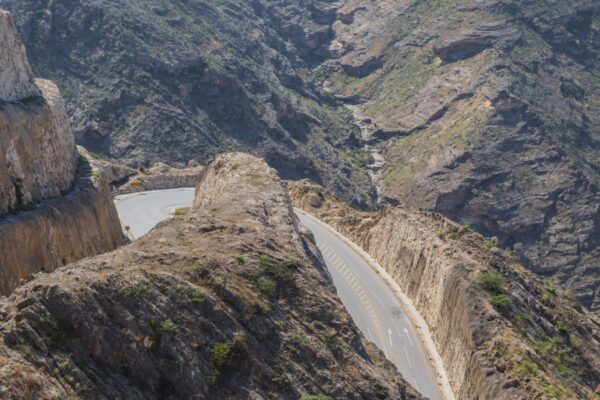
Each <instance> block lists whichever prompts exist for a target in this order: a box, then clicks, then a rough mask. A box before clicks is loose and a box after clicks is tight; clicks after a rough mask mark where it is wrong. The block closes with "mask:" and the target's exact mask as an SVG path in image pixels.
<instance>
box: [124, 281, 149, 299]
mask: <svg viewBox="0 0 600 400" xmlns="http://www.w3.org/2000/svg"><path fill="white" fill-rule="evenodd" d="M124 292H125V295H126V296H127V297H135V298H142V297H144V295H146V293H148V284H146V283H145V282H137V283H134V284H132V285H129V286H127V287H126V288H125V291H124Z"/></svg>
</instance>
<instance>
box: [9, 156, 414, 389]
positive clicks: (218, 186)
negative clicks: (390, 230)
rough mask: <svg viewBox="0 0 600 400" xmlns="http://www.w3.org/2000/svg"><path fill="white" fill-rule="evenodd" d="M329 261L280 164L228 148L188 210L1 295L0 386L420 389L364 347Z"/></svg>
mask: <svg viewBox="0 0 600 400" xmlns="http://www.w3.org/2000/svg"><path fill="white" fill-rule="evenodd" d="M234 194H235V195H234ZM323 268H324V266H323V264H322V263H321V262H320V258H319V256H318V254H317V252H316V250H315V248H314V247H313V245H312V244H311V242H310V241H309V240H307V239H306V235H305V234H304V233H302V232H301V231H300V230H299V229H298V226H297V222H296V219H295V217H294V215H293V214H292V212H291V205H290V202H289V198H288V195H287V193H286V191H285V189H284V188H283V186H282V184H281V182H280V181H279V179H278V177H277V175H276V173H275V171H274V170H272V169H270V168H269V167H268V166H267V165H266V163H264V162H263V161H261V160H258V159H256V158H254V157H251V156H248V155H244V154H239V153H238V154H227V155H224V156H221V157H218V158H217V159H216V160H215V161H214V162H213V163H211V164H210V165H208V166H207V168H206V169H205V170H204V172H203V174H202V177H201V180H200V182H199V184H198V187H197V195H196V199H195V201H194V206H193V208H192V210H191V211H190V212H189V214H188V215H186V216H183V217H178V218H175V219H172V220H169V221H166V222H163V223H161V224H160V225H159V226H158V227H157V228H155V229H154V230H153V231H151V232H150V233H149V234H148V235H146V236H144V237H143V238H142V239H140V240H138V241H137V242H135V243H133V244H131V245H129V246H127V247H124V248H121V249H119V250H117V251H115V252H112V253H108V254H105V255H102V256H99V257H96V258H93V259H87V260H83V261H79V262H77V263H74V264H72V265H69V266H66V267H63V268H60V269H58V270H57V271H55V272H53V273H51V274H48V275H42V276H38V277H37V278H36V279H35V280H33V281H32V282H29V283H28V284H26V285H24V286H22V287H20V288H18V289H17V290H16V291H15V292H14V293H13V294H12V295H11V297H9V298H8V299H5V300H1V301H0V304H1V306H0V359H1V360H2V368H0V378H1V379H0V394H1V395H2V397H3V398H7V399H30V398H40V397H43V398H48V399H54V398H56V399H64V398H68V397H75V396H79V397H84V398H86V399H105V398H110V399H175V398H203V399H224V398H227V399H267V398H268V399H298V398H300V397H301V395H304V394H307V395H308V394H312V395H319V394H326V395H329V396H331V397H332V398H336V399H337V398H340V399H341V398H343V399H373V400H375V399H381V398H389V399H418V398H420V397H419V396H418V395H416V394H415V393H414V391H413V390H412V389H410V388H409V387H408V386H407V384H406V383H405V382H404V381H403V380H402V379H401V378H400V377H399V375H398V373H397V372H396V371H395V369H394V368H393V367H392V366H391V364H390V363H388V362H387V361H384V358H383V355H382V354H381V353H380V352H379V351H377V350H376V349H374V347H373V346H372V345H367V344H365V342H364V339H363V337H362V336H361V335H360V333H359V332H358V330H357V329H356V327H355V326H354V325H353V323H352V321H351V318H350V316H349V315H348V314H347V313H346V312H345V310H344V309H343V307H342V305H341V303H340V301H339V299H338V298H337V296H336V294H335V291H334V290H333V288H332V286H331V283H330V282H329V281H328V280H327V279H326V274H324V273H323Z"/></svg>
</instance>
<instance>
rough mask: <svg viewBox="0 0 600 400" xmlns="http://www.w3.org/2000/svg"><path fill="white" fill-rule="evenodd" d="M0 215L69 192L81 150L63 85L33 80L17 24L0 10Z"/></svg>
mask: <svg viewBox="0 0 600 400" xmlns="http://www.w3.org/2000/svg"><path fill="white" fill-rule="evenodd" d="M0 52H1V54H2V61H0V131H1V132H2V135H1V136H0V215H2V214H5V213H7V212H9V211H18V210H21V209H24V208H27V207H28V206H31V205H32V204H33V203H36V202H38V201H40V200H43V199H46V198H49V197H54V196H59V195H61V194H64V193H66V192H68V191H69V190H70V189H71V186H72V185H73V181H74V179H75V172H76V168H77V159H78V154H77V151H76V149H75V141H74V138H73V134H72V133H71V130H70V127H69V123H68V120H67V117H66V114H65V111H64V105H63V100H62V97H61V95H60V92H59V91H58V88H57V87H56V86H55V85H54V84H53V83H52V82H50V81H45V80H38V81H37V82H36V81H35V79H34V78H33V75H32V73H31V67H30V66H29V63H28V62H27V58H26V56H25V49H24V47H23V45H22V44H21V42H20V40H19V38H18V35H17V32H16V30H15V27H14V25H13V23H12V21H11V18H10V15H9V14H8V13H7V12H4V11H0Z"/></svg>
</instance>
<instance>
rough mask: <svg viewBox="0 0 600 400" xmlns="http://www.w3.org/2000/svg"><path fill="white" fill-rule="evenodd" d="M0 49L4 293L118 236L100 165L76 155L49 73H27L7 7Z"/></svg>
mask: <svg viewBox="0 0 600 400" xmlns="http://www.w3.org/2000/svg"><path fill="white" fill-rule="evenodd" d="M0 51H2V60H1V61H0V82H1V84H0V96H3V97H2V98H1V99H0V294H2V295H5V294H8V293H10V291H11V290H12V289H14V288H15V287H16V286H17V285H18V284H19V282H20V281H21V280H22V279H27V278H28V277H30V275H31V274H34V273H36V272H39V271H51V270H53V269H55V268H57V267H59V266H63V265H64V264H66V263H68V262H71V261H74V260H77V259H80V258H83V257H87V256H90V255H95V254H98V253H101V252H105V251H109V250H112V249H114V248H116V247H117V246H118V245H119V244H122V243H123V237H122V234H121V228H120V224H119V219H118V216H117V213H116V210H115V208H114V205H113V202H112V197H111V193H110V190H109V189H108V185H107V181H106V178H105V176H104V173H103V172H102V170H100V169H99V168H98V166H97V165H96V164H95V161H93V160H91V158H89V159H87V158H85V157H83V156H81V158H80V155H79V154H78V152H77V149H76V148H75V141H74V138H73V134H72V133H71V130H70V128H69V123H68V120H67V116H66V114H65V111H64V106H63V101H62V97H61V95H60V92H59V91H58V89H57V88H56V86H55V85H54V84H53V83H52V82H50V81H45V80H37V81H36V80H34V79H33V76H32V75H31V69H30V67H29V64H28V63H27V59H26V58H25V52H24V49H23V46H22V45H21V43H20V41H19V40H18V37H17V33H16V31H15V28H14V26H13V24H12V22H11V20H10V16H9V15H8V14H7V13H5V12H0ZM82 151H83V150H82ZM90 163H91V164H92V165H91V166H90ZM8 213H10V214H8Z"/></svg>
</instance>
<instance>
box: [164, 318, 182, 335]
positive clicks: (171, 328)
mask: <svg viewBox="0 0 600 400" xmlns="http://www.w3.org/2000/svg"><path fill="white" fill-rule="evenodd" d="M177 330H178V329H177V325H175V323H174V322H173V321H171V320H170V319H168V320H166V321H163V322H161V323H160V331H161V333H165V334H170V335H174V334H176V333H177Z"/></svg>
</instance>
